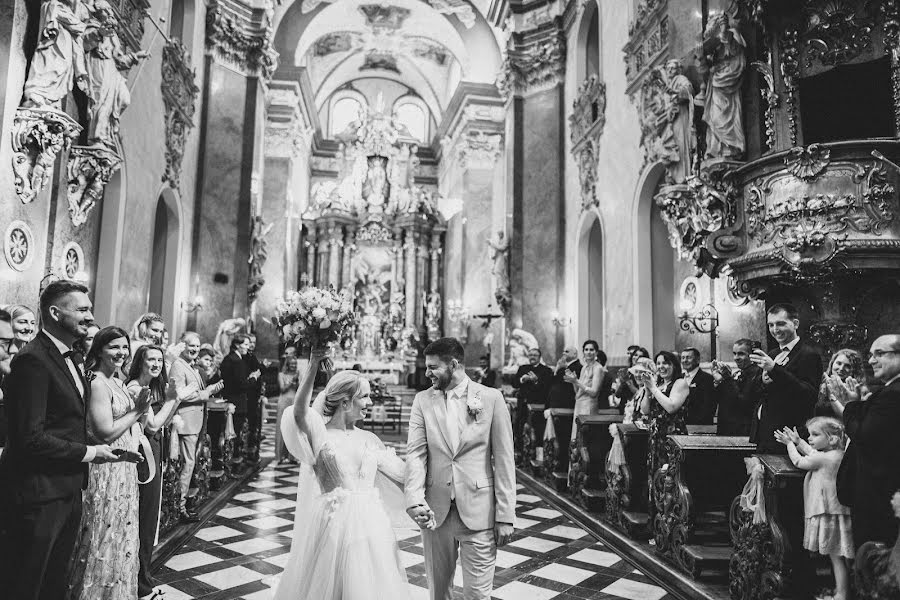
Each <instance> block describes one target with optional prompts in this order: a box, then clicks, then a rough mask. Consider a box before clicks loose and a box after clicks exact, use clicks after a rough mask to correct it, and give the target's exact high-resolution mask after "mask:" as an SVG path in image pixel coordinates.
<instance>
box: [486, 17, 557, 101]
mask: <svg viewBox="0 0 900 600" xmlns="http://www.w3.org/2000/svg"><path fill="white" fill-rule="evenodd" d="M516 37H518V36H517V35H516V36H513V38H512V39H511V40H510V47H509V48H508V49H507V53H506V59H505V60H504V61H503V65H502V66H501V68H500V74H499V75H498V77H497V89H498V90H500V94H501V95H502V96H503V97H504V98H509V97H510V96H512V95H514V94H526V93H528V92H531V91H535V90H540V89H546V88H548V87H551V86H553V85H556V84H557V83H559V82H561V81H562V79H563V76H564V75H565V72H566V39H565V37H564V36H563V34H562V32H560V31H558V30H556V29H555V28H554V30H552V31H551V32H550V34H549V35H548V36H547V37H545V38H544V39H542V40H540V41H538V42H535V43H532V44H529V45H527V46H524V47H519V46H518V45H517V44H516V43H515V38H516Z"/></svg>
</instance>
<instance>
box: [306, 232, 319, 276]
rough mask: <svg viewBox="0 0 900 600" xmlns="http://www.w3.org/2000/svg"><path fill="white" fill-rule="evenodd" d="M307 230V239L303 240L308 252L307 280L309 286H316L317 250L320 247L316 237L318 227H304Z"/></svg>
mask: <svg viewBox="0 0 900 600" xmlns="http://www.w3.org/2000/svg"><path fill="white" fill-rule="evenodd" d="M304 228H305V230H306V239H305V240H303V245H304V246H305V252H306V270H305V271H304V275H306V280H307V282H308V283H309V285H315V284H316V249H317V248H318V247H319V246H318V243H317V239H318V238H317V237H316V226H315V225H313V224H311V223H310V224H307V225H304Z"/></svg>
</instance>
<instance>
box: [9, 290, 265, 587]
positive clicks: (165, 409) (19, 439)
mask: <svg viewBox="0 0 900 600" xmlns="http://www.w3.org/2000/svg"><path fill="white" fill-rule="evenodd" d="M92 309H93V306H92V303H91V300H90V297H89V295H88V289H87V288H86V287H84V286H82V285H81V284H78V283H75V282H71V281H55V282H51V283H50V284H48V285H47V286H46V287H45V288H44V290H43V291H42V293H41V296H40V299H39V310H38V311H37V312H38V313H39V315H40V319H39V321H38V320H37V319H36V318H35V311H34V310H32V309H30V308H29V307H27V306H23V305H13V306H9V307H7V308H4V309H0V590H3V594H8V597H10V598H16V599H26V600H27V599H29V598H34V599H63V598H65V599H66V600H72V599H84V600H88V599H91V600H94V599H100V598H102V599H113V600H116V599H122V600H125V599H128V600H131V599H134V598H140V599H142V600H146V599H148V598H149V599H159V598H162V590H161V589H160V588H159V587H158V586H157V585H156V582H155V581H154V580H153V578H152V576H151V574H150V560H151V556H152V551H153V546H154V545H155V544H156V542H157V538H158V534H159V521H160V502H161V498H162V494H163V487H162V479H163V472H164V469H163V463H164V461H166V460H169V459H168V458H167V457H168V454H167V452H165V451H164V450H163V449H168V448H169V447H177V448H178V454H180V457H181V459H182V460H181V461H180V463H177V464H181V465H182V466H181V471H180V473H179V474H178V475H179V481H178V483H179V485H178V488H179V489H178V492H179V496H180V508H181V512H180V517H181V520H182V521H185V522H193V521H196V520H197V515H196V514H195V513H194V512H192V511H191V510H190V509H189V506H190V505H189V497H190V494H191V493H192V492H191V483H192V478H193V476H194V470H195V465H196V457H197V452H198V449H199V445H200V439H199V438H200V434H201V432H202V431H204V426H205V422H206V418H207V406H208V405H210V404H211V403H222V404H224V403H225V402H227V401H228V398H221V397H219V395H220V393H221V392H222V390H223V388H224V387H226V386H227V385H228V383H229V382H230V383H231V385H232V389H235V388H239V389H240V390H242V391H243V395H242V396H240V395H238V394H233V395H232V397H233V398H235V399H236V400H238V401H240V402H241V403H242V406H241V408H242V417H243V418H244V419H245V420H247V421H251V422H253V423H255V424H257V425H258V424H259V422H260V417H259V413H260V412H261V403H260V393H261V391H262V388H261V386H260V385H259V383H258V381H259V370H260V368H261V363H260V361H258V360H255V357H254V358H253V360H248V361H246V362H245V361H243V360H242V361H241V364H242V365H243V372H244V375H243V376H242V375H241V368H240V367H238V366H237V365H235V364H230V365H228V366H227V367H226V369H225V370H224V373H226V374H227V375H226V376H225V377H221V378H220V377H219V376H218V370H219V367H218V366H217V365H216V364H215V361H214V355H215V353H214V351H213V350H212V347H211V346H209V345H206V346H203V344H202V340H201V338H200V336H199V335H198V334H196V333H194V332H185V333H184V334H182V335H181V337H180V339H179V341H178V343H177V344H175V345H174V346H168V345H167V330H166V324H165V322H164V320H163V318H162V317H161V316H160V315H158V314H156V313H147V314H145V315H142V316H141V317H139V318H138V319H137V321H136V322H135V323H134V325H133V327H132V330H131V332H130V333H129V332H127V331H125V330H124V329H122V328H120V327H116V326H107V327H100V326H99V324H97V323H94V316H93V313H92ZM38 323H39V325H38ZM234 338H235V341H234V342H232V347H233V348H239V349H238V351H237V352H238V353H237V354H236V355H237V356H238V357H240V358H242V359H243V357H244V356H248V355H249V356H252V354H251V352H252V347H253V345H252V340H251V339H250V338H249V337H248V336H246V335H243V334H238V335H235V336H234ZM231 362H232V363H233V361H231ZM241 377H243V379H241ZM251 398H252V401H251ZM248 407H250V408H249V410H248ZM249 411H255V413H256V414H253V415H249V414H248V412H249ZM176 439H177V443H176V444H172V446H170V440H172V441H174V440H176ZM256 443H257V444H258V443H259V440H258V438H257V439H256ZM241 451H242V452H246V454H244V455H242V456H243V457H244V458H245V459H247V464H252V463H251V461H252V460H254V459H258V450H255V451H254V450H253V449H246V448H245V449H242V450H241Z"/></svg>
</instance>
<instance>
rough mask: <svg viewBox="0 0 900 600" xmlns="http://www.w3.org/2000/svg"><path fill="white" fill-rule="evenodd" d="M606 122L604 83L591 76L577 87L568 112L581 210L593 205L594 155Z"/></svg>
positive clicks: (595, 162)
mask: <svg viewBox="0 0 900 600" xmlns="http://www.w3.org/2000/svg"><path fill="white" fill-rule="evenodd" d="M605 124H606V84H605V83H603V82H602V81H600V80H599V79H598V78H597V77H596V76H594V75H591V76H590V77H588V78H587V79H585V80H584V81H583V82H582V84H581V85H580V86H579V87H578V92H577V93H576V96H575V100H574V102H573V103H572V114H571V115H569V126H570V132H569V140H570V141H571V143H572V155H573V156H574V157H575V163H576V164H577V165H578V181H579V184H580V188H581V208H582V210H584V209H586V208H588V207H590V206H595V205H596V204H597V193H596V190H597V185H596V184H597V156H598V154H597V153H598V144H599V142H600V137H601V136H602V135H603V127H604V125H605Z"/></svg>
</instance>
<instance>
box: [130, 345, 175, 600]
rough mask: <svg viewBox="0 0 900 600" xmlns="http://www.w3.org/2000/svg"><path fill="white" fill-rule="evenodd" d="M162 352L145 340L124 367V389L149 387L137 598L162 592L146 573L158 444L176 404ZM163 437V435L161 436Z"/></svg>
mask: <svg viewBox="0 0 900 600" xmlns="http://www.w3.org/2000/svg"><path fill="white" fill-rule="evenodd" d="M164 355H165V353H164V352H163V349H162V348H160V347H159V346H154V345H151V344H147V345H144V346H141V347H140V348H138V349H137V351H136V352H135V353H134V360H132V361H131V367H130V368H129V370H128V383H127V385H126V386H125V389H126V390H128V393H129V394H131V398H132V399H133V400H136V399H137V398H138V397H140V395H141V391H142V390H143V389H144V388H147V389H149V390H150V409H149V410H148V411H147V419H146V423H145V424H144V433H145V434H146V436H147V441H148V442H149V446H150V451H151V453H152V454H153V461H154V463H153V466H154V467H155V468H154V469H153V477H152V479H150V481H147V482H146V483H142V484H141V485H140V486H139V499H138V512H139V517H138V522H139V525H138V534H139V538H140V542H139V543H140V549H139V552H138V558H139V561H138V562H139V569H138V597H139V598H140V599H141V600H144V599H153V598H161V597H162V592H161V590H160V589H159V588H157V587H156V586H155V582H154V580H153V577H152V576H151V574H150V559H151V557H152V555H153V546H155V545H156V537H157V535H158V533H159V509H160V503H161V501H162V448H164V447H165V446H163V444H164V443H167V438H166V436H165V432H166V431H167V428H166V426H167V425H168V424H169V423H170V422H171V421H172V418H173V417H174V416H175V411H176V409H177V408H178V397H177V396H176V395H175V394H170V395H169V396H167V395H166V387H167V385H168V380H169V379H168V376H167V374H166V363H165V358H164ZM164 438H166V439H164ZM141 472H142V479H144V480H146V479H147V478H148V477H149V475H150V473H149V471H145V470H143V469H141Z"/></svg>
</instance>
